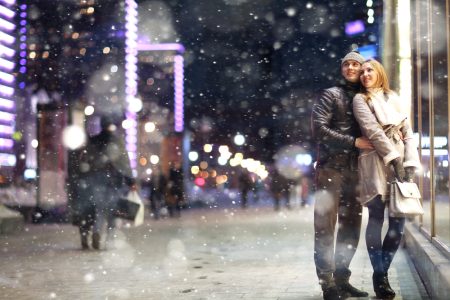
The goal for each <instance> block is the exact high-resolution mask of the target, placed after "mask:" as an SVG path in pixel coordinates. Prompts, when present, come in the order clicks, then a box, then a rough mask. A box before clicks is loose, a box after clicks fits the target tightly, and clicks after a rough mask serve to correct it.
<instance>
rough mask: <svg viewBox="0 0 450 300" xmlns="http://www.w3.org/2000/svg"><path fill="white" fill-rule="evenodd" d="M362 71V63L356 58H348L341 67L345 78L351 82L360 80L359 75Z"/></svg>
mask: <svg viewBox="0 0 450 300" xmlns="http://www.w3.org/2000/svg"><path fill="white" fill-rule="evenodd" d="M360 72H361V64H360V63H359V62H357V61H356V60H353V59H349V60H346V61H345V62H344V63H343V64H342V67H341V73H342V76H344V78H345V80H347V81H349V82H354V83H356V82H358V81H359V75H360Z"/></svg>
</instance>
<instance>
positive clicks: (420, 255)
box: [383, 0, 450, 299]
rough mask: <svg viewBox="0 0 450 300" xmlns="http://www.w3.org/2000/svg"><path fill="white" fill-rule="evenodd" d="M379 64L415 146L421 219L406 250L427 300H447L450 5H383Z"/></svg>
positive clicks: (412, 226) (409, 232) (403, 1)
mask: <svg viewBox="0 0 450 300" xmlns="http://www.w3.org/2000/svg"><path fill="white" fill-rule="evenodd" d="M384 3H385V10H384V18H385V19H386V20H391V19H394V20H395V22H387V24H388V25H386V26H385V28H384V45H385V47H384V53H383V63H384V65H385V66H388V68H389V69H388V71H389V74H390V75H391V76H390V77H391V78H392V83H393V87H394V88H395V89H396V90H397V91H398V92H399V94H400V97H401V98H402V99H403V100H404V101H405V105H410V106H411V108H412V109H411V120H412V123H413V129H414V132H416V137H417V141H418V145H420V146H419V154H420V159H421V162H422V170H420V172H418V173H417V178H416V181H417V182H418V183H419V187H420V190H421V195H422V202H423V206H424V210H425V214H424V215H423V216H421V217H416V218H415V219H414V220H413V222H411V223H408V224H407V227H406V231H405V237H406V239H405V240H406V243H405V244H406V247H407V249H408V252H409V253H410V254H411V258H412V260H413V262H414V264H415V267H416V269H417V270H418V272H419V274H420V277H421V279H422V281H423V282H424V283H425V286H426V288H427V291H428V293H429V294H430V296H431V298H433V299H445V298H448V295H449V294H450V284H449V282H450V281H449V278H450V267H449V264H448V260H449V259H450V223H449V220H450V185H449V178H450V168H449V150H450V149H449V142H448V141H449V128H450V117H449V112H450V107H449V105H450V80H449V77H448V74H449V73H450V1H449V0H445V1H435V0H426V1H423V0H414V1H410V0H395V1H384Z"/></svg>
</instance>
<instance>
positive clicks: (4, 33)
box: [0, 0, 26, 166]
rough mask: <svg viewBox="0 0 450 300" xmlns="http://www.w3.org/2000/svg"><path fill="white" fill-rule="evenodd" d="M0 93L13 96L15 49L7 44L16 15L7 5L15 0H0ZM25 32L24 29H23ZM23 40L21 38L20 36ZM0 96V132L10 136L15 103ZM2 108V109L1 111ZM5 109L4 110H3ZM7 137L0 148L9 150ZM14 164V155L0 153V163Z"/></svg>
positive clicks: (10, 141)
mask: <svg viewBox="0 0 450 300" xmlns="http://www.w3.org/2000/svg"><path fill="white" fill-rule="evenodd" d="M0 3H2V4H4V5H0V55H1V56H2V57H0V69H2V70H3V71H0V82H1V83H2V84H0V95H2V96H3V97H5V98H12V97H13V96H14V92H15V89H14V88H13V87H11V86H10V85H13V84H14V81H15V76H14V75H13V74H11V73H10V72H12V71H13V70H14V67H15V64H14V62H13V61H10V60H9V59H13V58H14V56H15V55H16V51H15V50H14V49H12V47H11V48H10V47H8V45H12V46H14V44H15V42H16V37H15V36H14V34H15V33H14V30H15V29H16V25H15V24H14V23H13V22H11V21H10V20H12V19H13V18H14V16H15V15H16V13H15V11H14V9H15V8H12V7H11V8H9V7H8V6H13V5H14V4H15V3H16V1H15V0H0ZM21 17H23V16H21ZM25 32H26V31H25ZM22 40H23V38H22ZM14 48H15V47H14ZM5 98H0V120H1V121H2V122H7V123H9V124H10V125H7V124H0V134H2V135H3V136H9V137H10V136H11V135H12V134H13V133H14V125H13V124H14V120H15V114H14V113H11V112H9V111H12V110H14V107H15V103H14V101H13V100H10V99H5ZM2 110H3V111H2ZM4 110H6V111H4ZM9 137H3V138H0V149H1V150H2V152H3V151H5V150H11V149H12V148H13V147H14V140H13V139H11V138H9ZM15 164H16V158H15V155H13V154H9V153H0V165H2V166H14V165H15Z"/></svg>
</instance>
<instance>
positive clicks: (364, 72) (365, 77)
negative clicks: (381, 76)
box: [359, 62, 378, 88]
mask: <svg viewBox="0 0 450 300" xmlns="http://www.w3.org/2000/svg"><path fill="white" fill-rule="evenodd" d="M359 79H360V80H361V83H362V85H363V86H364V87H365V88H373V87H376V86H375V84H376V82H377V81H378V73H377V72H376V71H375V69H374V68H373V67H372V65H371V64H370V63H368V62H366V63H363V65H362V67H361V76H360V77H359Z"/></svg>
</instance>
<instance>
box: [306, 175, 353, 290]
mask: <svg viewBox="0 0 450 300" xmlns="http://www.w3.org/2000/svg"><path fill="white" fill-rule="evenodd" d="M357 191H358V172H357V171H350V170H336V169H331V168H320V169H318V170H317V174H316V194H315V206H314V230H315V241H314V261H315V263H316V272H317V276H318V277H319V280H320V284H321V285H322V288H323V289H326V288H328V287H331V286H334V285H335V283H336V284H340V283H343V282H347V281H348V279H349V277H350V274H351V272H350V270H349V265H350V262H351V260H352V258H353V256H354V254H355V251H356V248H357V247H358V242H359V236H360V233H361V218H362V206H361V204H359V202H358V201H357V200H356V197H357V195H358V192H357ZM337 220H338V224H339V226H338V229H337V238H336V250H335V249H334V236H335V228H336V221H337Z"/></svg>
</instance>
